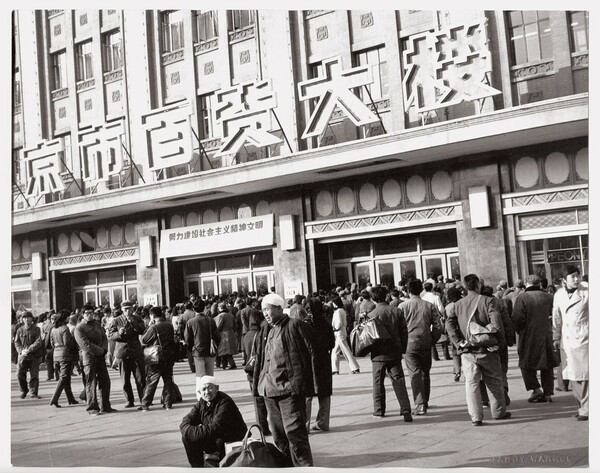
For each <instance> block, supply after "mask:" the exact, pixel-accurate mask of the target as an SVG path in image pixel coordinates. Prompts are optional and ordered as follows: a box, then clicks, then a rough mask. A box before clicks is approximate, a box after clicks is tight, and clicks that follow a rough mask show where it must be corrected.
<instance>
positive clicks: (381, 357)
mask: <svg viewBox="0 0 600 473" xmlns="http://www.w3.org/2000/svg"><path fill="white" fill-rule="evenodd" d="M386 293H387V290H386V289H385V288H384V287H382V286H376V287H374V288H373V301H374V302H375V304H376V305H375V308H374V309H373V310H372V311H371V312H370V313H369V314H368V315H367V317H368V318H370V319H377V320H378V321H379V323H380V324H381V325H383V327H384V328H385V329H386V330H387V332H388V333H389V334H390V335H391V338H390V339H386V340H380V341H379V342H377V343H376V344H375V345H373V348H372V349H371V363H372V364H373V417H385V407H386V405H385V386H384V381H385V376H386V373H387V374H388V375H389V376H390V379H391V380H392V387H393V388H394V393H395V394H396V399H397V400H398V403H399V404H400V413H401V414H402V416H403V417H404V422H412V420H413V418H412V415H411V412H410V400H409V398H408V392H407V391H406V384H405V382H404V371H403V370H402V355H403V354H404V353H405V352H406V347H407V344H408V330H407V328H406V320H405V319H404V316H403V315H402V313H401V312H400V309H398V307H392V306H390V305H389V304H388V303H387V302H386V300H385V299H386ZM430 349H431V348H430V346H429V347H427V350H428V352H427V353H428V356H430V355H429V350H430Z"/></svg>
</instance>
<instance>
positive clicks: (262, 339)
mask: <svg viewBox="0 0 600 473" xmlns="http://www.w3.org/2000/svg"><path fill="white" fill-rule="evenodd" d="M279 326H280V327H281V337H282V343H283V347H284V350H283V352H278V353H271V357H272V358H273V359H274V360H275V361H276V362H277V363H282V364H285V371H286V376H287V378H286V380H285V382H286V385H287V386H288V387H289V388H290V390H291V392H290V394H292V395H295V396H307V397H308V396H314V395H315V394H320V393H321V392H322V391H323V390H324V388H326V386H321V385H320V384H319V382H320V381H321V379H320V377H319V376H318V375H317V372H318V368H317V366H316V364H317V353H316V351H315V347H314V338H315V334H314V329H313V328H312V327H310V326H309V325H308V324H307V323H306V322H302V321H300V320H297V319H290V318H289V316H287V315H284V316H283V319H282V320H280V321H279ZM271 330H272V328H271V326H270V325H269V324H267V323H265V324H264V325H263V326H262V327H261V329H260V332H258V335H257V337H256V364H255V365H254V375H253V379H252V393H253V394H254V395H255V396H262V393H259V392H258V381H259V379H260V374H261V371H262V369H263V364H264V354H265V347H266V344H267V337H268V335H269V332H270V331H271Z"/></svg>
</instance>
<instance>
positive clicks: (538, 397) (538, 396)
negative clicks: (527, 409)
mask: <svg viewBox="0 0 600 473" xmlns="http://www.w3.org/2000/svg"><path fill="white" fill-rule="evenodd" d="M527 402H546V398H545V396H544V393H543V392H542V391H540V392H537V393H535V392H534V393H533V394H532V395H531V396H529V399H527Z"/></svg>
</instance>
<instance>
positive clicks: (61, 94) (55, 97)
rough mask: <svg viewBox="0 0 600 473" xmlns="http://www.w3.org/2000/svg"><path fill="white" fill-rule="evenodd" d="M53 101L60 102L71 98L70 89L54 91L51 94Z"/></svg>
mask: <svg viewBox="0 0 600 473" xmlns="http://www.w3.org/2000/svg"><path fill="white" fill-rule="evenodd" d="M50 96H51V98H52V100H58V99H62V98H65V97H68V96H69V89H67V88H66V87H65V88H64V89H57V90H53V91H52V92H51V94H50Z"/></svg>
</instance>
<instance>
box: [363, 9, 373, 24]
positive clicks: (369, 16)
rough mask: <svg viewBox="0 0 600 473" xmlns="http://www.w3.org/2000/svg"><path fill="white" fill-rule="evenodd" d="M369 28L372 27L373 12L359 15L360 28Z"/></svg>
mask: <svg viewBox="0 0 600 473" xmlns="http://www.w3.org/2000/svg"><path fill="white" fill-rule="evenodd" d="M371 26H373V12H369V13H365V14H364V15H360V27H361V28H369V27H371Z"/></svg>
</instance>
